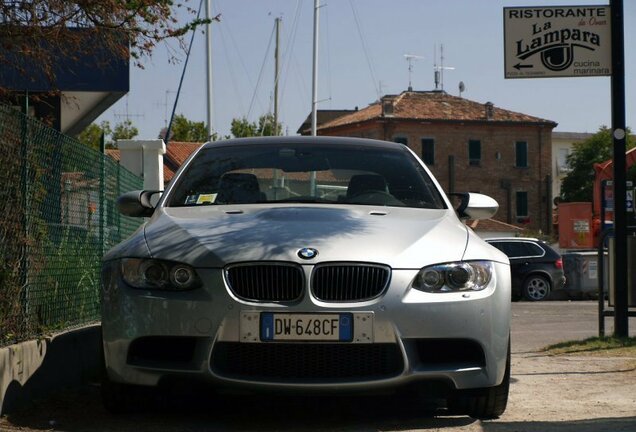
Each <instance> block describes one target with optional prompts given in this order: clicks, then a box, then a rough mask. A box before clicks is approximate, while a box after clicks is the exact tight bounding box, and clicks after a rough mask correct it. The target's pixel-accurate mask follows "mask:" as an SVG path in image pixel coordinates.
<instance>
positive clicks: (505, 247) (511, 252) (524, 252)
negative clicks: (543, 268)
mask: <svg viewBox="0 0 636 432" xmlns="http://www.w3.org/2000/svg"><path fill="white" fill-rule="evenodd" d="M490 244H491V245H493V246H494V247H496V248H497V249H499V250H500V251H502V252H503V253H505V254H506V255H508V258H533V257H541V256H543V255H545V251H544V250H543V249H542V248H541V247H540V246H539V245H537V244H535V243H531V242H527V241H513V242H492V243H490Z"/></svg>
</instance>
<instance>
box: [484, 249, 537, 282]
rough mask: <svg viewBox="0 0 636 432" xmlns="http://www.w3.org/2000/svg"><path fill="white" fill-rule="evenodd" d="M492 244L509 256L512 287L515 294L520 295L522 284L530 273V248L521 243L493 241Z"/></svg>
mask: <svg viewBox="0 0 636 432" xmlns="http://www.w3.org/2000/svg"><path fill="white" fill-rule="evenodd" d="M490 244H492V245H493V246H494V247H496V248H497V249H499V250H500V251H502V252H503V253H505V254H506V255H507V256H508V259H509V260H510V273H511V276H512V287H513V290H514V291H515V293H516V294H517V295H519V294H520V289H521V284H522V283H523V281H524V279H525V278H526V275H527V274H528V272H529V271H530V265H529V264H530V259H529V258H528V251H527V249H528V248H527V247H525V244H526V243H525V242H521V241H493V242H491V243H490Z"/></svg>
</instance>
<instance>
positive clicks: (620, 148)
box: [503, 0, 634, 337]
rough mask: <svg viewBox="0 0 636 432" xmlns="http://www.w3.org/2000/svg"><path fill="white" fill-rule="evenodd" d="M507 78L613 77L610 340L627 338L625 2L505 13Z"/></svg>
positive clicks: (616, 0)
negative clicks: (612, 302) (613, 291)
mask: <svg viewBox="0 0 636 432" xmlns="http://www.w3.org/2000/svg"><path fill="white" fill-rule="evenodd" d="M503 13H504V63H505V64H504V73H505V77H506V78H554V77H586V76H611V81H612V137H613V143H614V147H613V148H614V235H615V238H616V241H615V242H614V250H613V253H614V257H615V259H614V262H613V264H614V265H613V268H612V272H613V274H614V281H615V283H616V301H615V314H614V334H615V336H617V337H627V336H628V335H629V330H628V327H629V320H628V317H629V313H628V310H627V309H628V291H627V271H626V270H627V211H625V209H626V206H627V204H628V201H629V205H630V208H632V209H633V205H634V203H633V197H631V200H630V199H629V198H630V197H626V187H625V180H626V173H625V170H626V157H625V135H626V132H625V41H624V38H625V35H624V24H623V0H610V5H609V6H606V5H596V6H590V5H585V6H550V7H543V6H536V7H533V6H528V7H506V8H504V10H503Z"/></svg>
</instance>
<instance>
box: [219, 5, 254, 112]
mask: <svg viewBox="0 0 636 432" xmlns="http://www.w3.org/2000/svg"><path fill="white" fill-rule="evenodd" d="M224 21H225V22H226V23H227V22H228V17H224ZM226 29H227V34H228V35H229V37H230V41H231V42H232V46H233V48H234V52H235V54H236V56H237V57H238V59H239V62H240V64H241V67H242V69H243V72H244V73H245V76H246V77H247V82H248V84H249V87H250V88H253V87H254V85H253V80H252V77H251V75H250V69H249V68H248V67H247V65H246V63H245V60H244V59H243V56H242V55H241V52H242V50H241V49H240V48H239V46H238V44H237V42H236V38H235V37H234V33H233V32H232V25H226ZM256 101H257V103H258V105H259V107H260V108H261V109H263V103H262V101H261V100H260V98H258V96H257V100H256ZM241 111H242V113H243V116H245V117H247V113H246V112H245V110H244V108H242V109H241Z"/></svg>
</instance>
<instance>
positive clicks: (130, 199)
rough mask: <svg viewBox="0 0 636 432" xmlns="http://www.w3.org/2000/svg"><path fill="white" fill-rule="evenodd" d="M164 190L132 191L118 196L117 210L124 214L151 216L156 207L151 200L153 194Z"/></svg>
mask: <svg viewBox="0 0 636 432" xmlns="http://www.w3.org/2000/svg"><path fill="white" fill-rule="evenodd" d="M161 192H162V191H152V190H151V191H146V190H143V191H140V190H136V191H132V192H127V193H125V194H123V195H122V196H120V197H119V198H117V210H119V212H120V213H121V214H123V215H124V216H130V217H150V216H152V213H153V212H154V211H155V207H154V206H153V205H152V203H151V202H150V199H151V198H152V196H153V195H155V194H158V193H161Z"/></svg>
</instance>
